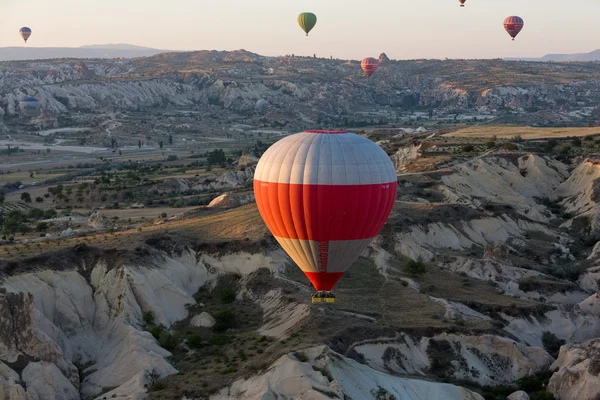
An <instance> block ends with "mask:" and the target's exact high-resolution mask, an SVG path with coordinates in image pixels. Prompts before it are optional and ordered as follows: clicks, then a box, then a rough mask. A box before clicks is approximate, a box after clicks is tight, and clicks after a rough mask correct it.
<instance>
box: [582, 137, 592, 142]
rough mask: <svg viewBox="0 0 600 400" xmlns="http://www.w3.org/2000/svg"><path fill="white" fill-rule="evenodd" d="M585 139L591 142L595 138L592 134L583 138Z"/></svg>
mask: <svg viewBox="0 0 600 400" xmlns="http://www.w3.org/2000/svg"><path fill="white" fill-rule="evenodd" d="M583 140H586V141H588V142H591V141H593V140H594V138H593V137H592V136H591V135H587V136H586V137H584V138H583Z"/></svg>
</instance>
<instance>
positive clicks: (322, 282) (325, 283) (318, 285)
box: [304, 272, 344, 291]
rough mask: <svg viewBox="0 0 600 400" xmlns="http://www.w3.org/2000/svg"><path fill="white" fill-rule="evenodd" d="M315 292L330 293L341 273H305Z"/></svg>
mask: <svg viewBox="0 0 600 400" xmlns="http://www.w3.org/2000/svg"><path fill="white" fill-rule="evenodd" d="M304 274H305V275H306V276H307V277H308V279H310V281H311V283H312V284H313V286H314V287H315V289H317V290H326V291H331V290H333V287H334V286H335V284H336V283H337V281H339V280H340V278H341V277H342V275H344V273H343V272H305V273H304Z"/></svg>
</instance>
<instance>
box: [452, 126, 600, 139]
mask: <svg viewBox="0 0 600 400" xmlns="http://www.w3.org/2000/svg"><path fill="white" fill-rule="evenodd" d="M588 135H600V128H598V127H595V128H532V127H529V126H510V125H508V126H506V125H505V126H471V127H468V128H464V129H459V130H458V131H456V132H451V133H447V134H445V135H444V136H447V137H461V138H492V137H494V136H495V137H496V138H497V139H512V138H514V137H515V136H521V137H522V138H523V139H525V140H531V139H560V138H567V137H583V136H588Z"/></svg>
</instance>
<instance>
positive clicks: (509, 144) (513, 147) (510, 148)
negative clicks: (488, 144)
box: [502, 142, 519, 151]
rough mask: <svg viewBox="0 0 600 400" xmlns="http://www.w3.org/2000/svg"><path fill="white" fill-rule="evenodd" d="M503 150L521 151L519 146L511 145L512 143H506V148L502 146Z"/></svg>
mask: <svg viewBox="0 0 600 400" xmlns="http://www.w3.org/2000/svg"><path fill="white" fill-rule="evenodd" d="M502 148H503V149H504V150H507V151H516V150H519V146H517V145H516V144H514V143H510V142H509V143H504V146H502Z"/></svg>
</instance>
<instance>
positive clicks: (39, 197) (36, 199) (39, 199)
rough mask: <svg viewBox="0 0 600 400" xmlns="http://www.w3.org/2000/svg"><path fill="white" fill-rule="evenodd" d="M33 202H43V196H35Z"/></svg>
mask: <svg viewBox="0 0 600 400" xmlns="http://www.w3.org/2000/svg"><path fill="white" fill-rule="evenodd" d="M35 202H36V203H43V202H44V198H43V197H41V196H38V197H36V198H35Z"/></svg>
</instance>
